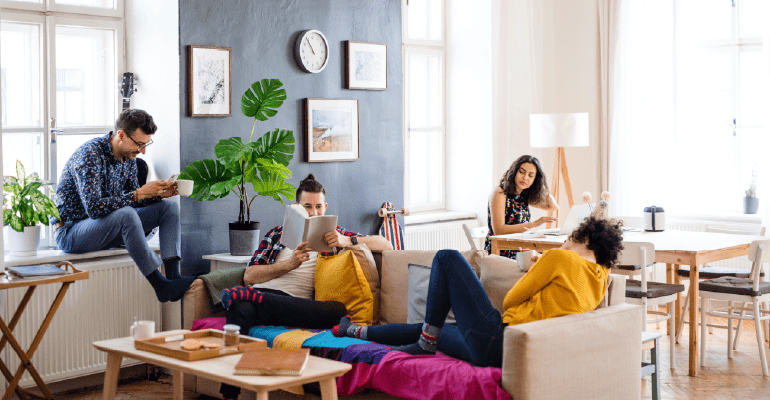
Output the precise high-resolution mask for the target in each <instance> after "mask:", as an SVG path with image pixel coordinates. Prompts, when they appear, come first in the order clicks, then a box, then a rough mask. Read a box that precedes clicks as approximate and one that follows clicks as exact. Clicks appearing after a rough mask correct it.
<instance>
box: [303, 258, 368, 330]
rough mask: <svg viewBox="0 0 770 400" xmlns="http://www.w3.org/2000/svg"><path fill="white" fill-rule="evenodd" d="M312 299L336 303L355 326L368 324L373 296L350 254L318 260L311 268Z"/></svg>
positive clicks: (359, 266)
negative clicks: (313, 288)
mask: <svg viewBox="0 0 770 400" xmlns="http://www.w3.org/2000/svg"><path fill="white" fill-rule="evenodd" d="M315 299H316V300H318V301H339V302H341V303H342V304H344V305H345V307H346V308H347V311H348V315H350V319H351V320H352V321H353V323H354V324H357V325H371V324H372V316H373V314H374V296H372V290H371V289H369V283H368V282H367V280H366V277H365V276H364V273H363V271H362V270H361V265H360V264H359V263H358V260H356V257H355V255H354V254H353V252H350V251H346V252H344V253H341V254H337V255H335V256H331V257H323V256H319V257H318V262H317V264H316V269H315Z"/></svg>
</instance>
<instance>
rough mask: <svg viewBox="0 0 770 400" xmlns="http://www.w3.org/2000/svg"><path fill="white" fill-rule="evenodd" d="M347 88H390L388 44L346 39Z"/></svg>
mask: <svg viewBox="0 0 770 400" xmlns="http://www.w3.org/2000/svg"><path fill="white" fill-rule="evenodd" d="M345 89H363V90H387V89H388V46H387V45H385V44H382V43H367V42H354V41H352V40H347V41H345Z"/></svg>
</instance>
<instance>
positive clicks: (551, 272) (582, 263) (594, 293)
mask: <svg viewBox="0 0 770 400" xmlns="http://www.w3.org/2000/svg"><path fill="white" fill-rule="evenodd" d="M608 274H609V271H608V270H607V268H605V267H602V266H601V265H599V264H595V263H592V262H590V261H588V260H586V259H584V258H583V257H580V256H579V255H578V254H577V253H575V252H574V251H571V250H563V249H555V250H548V251H546V252H544V253H543V255H542V256H541V257H540V259H539V260H538V261H537V262H536V263H535V264H534V265H533V266H532V268H530V270H529V272H527V274H526V275H524V277H523V278H521V279H520V280H519V281H518V282H517V283H516V284H515V285H514V286H513V288H511V290H510V291H509V292H508V294H506V295H505V300H504V301H503V308H505V313H504V314H503V322H504V323H506V324H508V325H517V324H523V323H525V322H532V321H539V320H541V319H547V318H553V317H559V316H562V315H567V314H579V313H583V312H586V311H591V310H594V309H596V306H598V305H599V302H600V301H601V300H602V299H603V298H604V290H605V288H606V286H607V278H608Z"/></svg>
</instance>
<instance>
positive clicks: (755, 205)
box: [743, 197, 759, 214]
mask: <svg viewBox="0 0 770 400" xmlns="http://www.w3.org/2000/svg"><path fill="white" fill-rule="evenodd" d="M757 209H759V199H758V198H756V197H744V198H743V213H744V214H756V213H757Z"/></svg>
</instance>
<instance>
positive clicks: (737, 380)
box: [56, 323, 770, 400]
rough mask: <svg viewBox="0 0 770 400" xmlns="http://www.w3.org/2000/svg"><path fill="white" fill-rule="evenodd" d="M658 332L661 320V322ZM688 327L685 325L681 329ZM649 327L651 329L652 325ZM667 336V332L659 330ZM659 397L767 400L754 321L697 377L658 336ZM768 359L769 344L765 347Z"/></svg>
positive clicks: (709, 358)
mask: <svg viewBox="0 0 770 400" xmlns="http://www.w3.org/2000/svg"><path fill="white" fill-rule="evenodd" d="M660 326H661V329H660V330H661V331H662V330H665V324H663V323H661V324H660ZM686 328H687V326H685V329H686ZM651 330H655V329H654V327H653V326H651ZM662 333H664V335H665V332H662ZM660 342H661V358H662V360H663V361H662V365H663V368H662V373H661V375H662V377H661V392H662V393H661V394H662V396H661V398H662V399H702V400H712V399H743V400H746V399H768V398H770V378H766V377H763V376H762V368H761V366H760V364H759V351H758V350H757V339H756V334H755V331H754V325H753V324H746V326H744V329H743V333H742V334H741V341H740V344H739V347H738V350H737V351H736V352H735V353H734V356H733V359H728V358H727V344H726V343H727V331H726V330H724V329H714V332H713V334H711V335H709V339H708V351H707V352H706V366H705V367H702V368H701V369H700V376H698V377H697V378H693V377H690V376H689V375H688V374H687V373H688V365H689V361H688V357H687V343H688V341H687V331H686V330H685V332H684V333H683V334H682V338H681V343H680V344H678V345H677V346H676V362H675V370H671V369H670V366H671V363H670V360H669V344H668V343H669V341H668V336H664V337H663V338H661V341H660ZM764 349H765V352H766V353H768V359H770V351H768V343H767V342H765V345H764ZM184 397H185V399H200V400H210V399H212V398H211V397H207V396H198V395H195V394H193V393H190V392H185V396H184ZM56 398H57V399H61V400H96V399H101V387H98V388H92V389H89V390H81V391H78V392H76V393H60V394H58V395H57V396H56ZM297 398H298V399H299V398H301V397H300V396H297ZM641 398H642V399H650V398H652V393H651V392H650V380H649V377H647V378H646V379H644V380H643V382H642V397H641ZM117 399H118V400H141V399H147V400H149V399H171V377H170V376H167V375H161V377H160V379H159V380H158V381H157V382H151V381H148V380H135V381H130V382H126V383H121V384H120V386H118V396H117Z"/></svg>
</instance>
